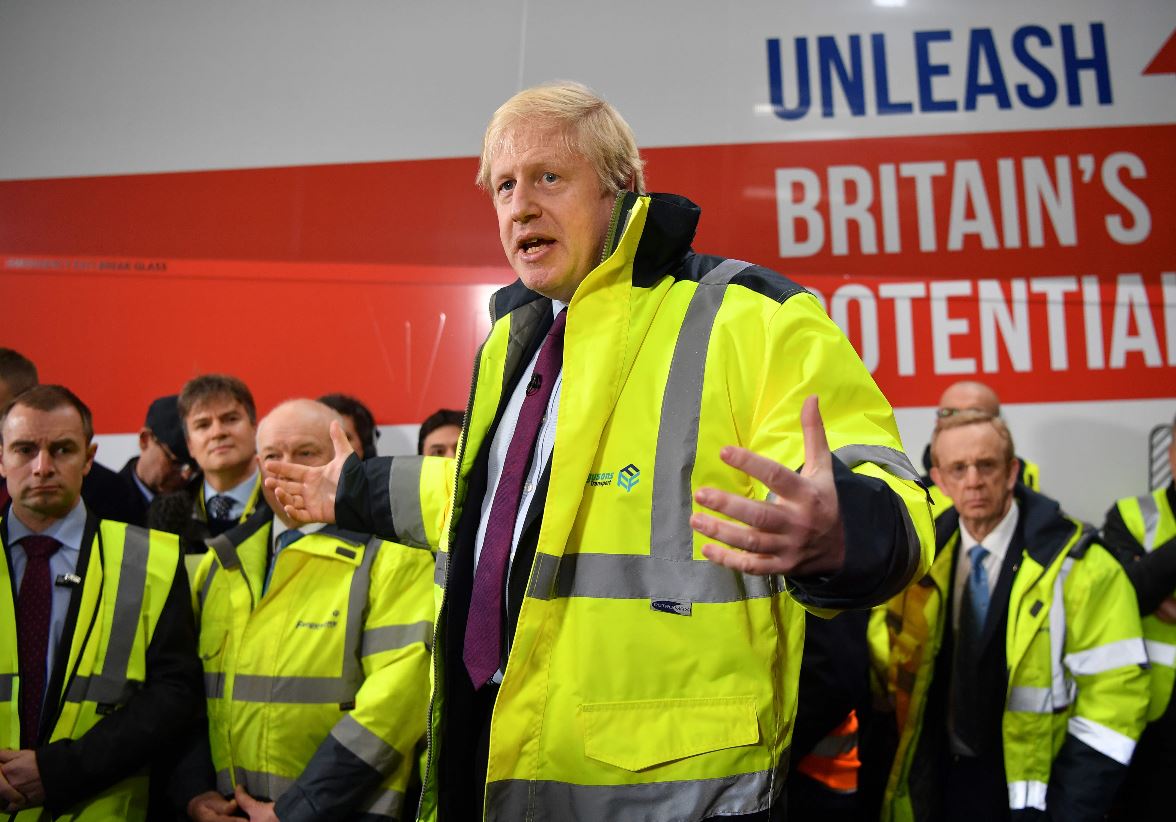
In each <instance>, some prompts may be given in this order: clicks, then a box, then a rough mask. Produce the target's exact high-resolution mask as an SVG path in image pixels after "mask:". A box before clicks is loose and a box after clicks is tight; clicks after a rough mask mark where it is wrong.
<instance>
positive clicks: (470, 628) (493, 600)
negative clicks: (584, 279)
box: [462, 308, 568, 689]
mask: <svg viewBox="0 0 1176 822" xmlns="http://www.w3.org/2000/svg"><path fill="white" fill-rule="evenodd" d="M567 315H568V312H567V309H566V308H565V309H564V310H563V311H560V312H559V315H558V316H556V318H555V322H554V323H552V324H551V330H550V331H548V332H547V338H546V339H544V340H543V346H542V347H541V348H540V349H539V356H538V357H537V358H536V360H535V371H534V373H533V374H532V376H531V381H530V382H529V383H527V389H526V392H527V394H526V398H525V399H524V400H523V407H522V409H521V410H520V411H519V419H518V422H517V423H516V425H515V430H514V436H513V437H511V440H510V447H509V448H507V449H506V460H505V461H504V462H503V464H502V474H501V475H500V476H499V478H498V489H497V490H496V491H495V492H494V502H493V503H492V504H491V506H490V519H489V521H488V522H487V524H486V535H485V537H484V538H483V540H482V554H481V557H480V558H479V560H478V569H477V571H476V572H475V573H474V592H473V596H472V597H471V600H470V615H469V620H468V621H467V622H466V632H465V646H464V648H463V653H462V659H464V660H465V665H466V670H467V671H469V675H470V681H472V682H473V683H474V688H475V689H478V688H481V687H482V686H483V685H485V684H486V683H487V682H488V681H489V680H490V678H491V677H492V676H494V674H495V673H496V672H497V671H498V664H499V661H500V659H501V657H502V600H503V584H504V582H505V580H506V566H507V564H508V560H509V559H510V547H511V544H512V543H513V542H514V531H515V523H516V522H517V521H518V518H519V501H520V500H521V498H522V494H523V479H524V478H525V477H526V476H527V469H528V468H529V467H530V465H531V455H532V454H533V453H534V451H535V440H536V439H537V438H538V436H539V427H540V426H541V425H542V423H543V416H544V414H546V413H547V402H548V400H549V399H551V390H552V388H554V387H555V379H556V377H558V376H559V369H560V366H561V365H562V363H563V332H564V323H565V322H566V321H567Z"/></svg>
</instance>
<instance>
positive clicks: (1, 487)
mask: <svg viewBox="0 0 1176 822" xmlns="http://www.w3.org/2000/svg"><path fill="white" fill-rule="evenodd" d="M11 499H12V497H10V496H8V482H7V481H6V480H4V479H0V511H3V510H4V508H5V507H6V506H7V505H8V503H9V501H10V500H11Z"/></svg>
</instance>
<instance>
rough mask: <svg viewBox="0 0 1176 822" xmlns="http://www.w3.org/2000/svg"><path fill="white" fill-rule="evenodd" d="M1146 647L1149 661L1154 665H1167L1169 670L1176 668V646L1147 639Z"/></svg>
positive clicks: (1145, 641)
mask: <svg viewBox="0 0 1176 822" xmlns="http://www.w3.org/2000/svg"><path fill="white" fill-rule="evenodd" d="M1143 644H1144V646H1145V647H1146V648H1147V659H1148V662H1151V663H1152V664H1153V665H1165V666H1167V667H1169V668H1172V667H1176V645H1169V644H1168V643H1167V642H1158V641H1156V640H1154V639H1145V640H1144V641H1143Z"/></svg>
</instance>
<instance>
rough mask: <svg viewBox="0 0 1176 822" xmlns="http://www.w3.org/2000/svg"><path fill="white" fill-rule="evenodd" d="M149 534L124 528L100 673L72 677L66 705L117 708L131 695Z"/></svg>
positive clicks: (148, 550)
mask: <svg viewBox="0 0 1176 822" xmlns="http://www.w3.org/2000/svg"><path fill="white" fill-rule="evenodd" d="M149 541H150V534H149V532H148V531H147V530H146V529H145V528H138V527H136V526H133V525H128V526H127V530H126V537H125V538H124V540H123V555H122V564H121V565H120V566H119V572H118V591H117V592H116V593H115V597H114V614H113V616H112V617H111V621H110V636H109V637H108V638H107V641H106V656H105V657H104V658H103V659H102V660H101V663H100V664H101V666H102V672H101V673H97V674H91V675H90V676H88V677H87V676H78V677H74V679H73V681H72V682H70V685H69V688H68V689H67V690H66V695H65V698H66V701H68V702H82V701H89V702H97V703H99V704H101V705H121V704H122V703H124V702H126V701H127V700H128V699H129V698H130V696H131V694H132V693H134V690H135V687H136V685H135V684H132V683H130V682H128V681H127V670H128V667H129V665H130V662H131V652H132V651H133V650H134V647H135V637H136V635H137V634H138V629H139V619H140V615H141V614H142V611H143V594H144V592H145V590H146V587H147V558H148V556H149V555H150V542H149Z"/></svg>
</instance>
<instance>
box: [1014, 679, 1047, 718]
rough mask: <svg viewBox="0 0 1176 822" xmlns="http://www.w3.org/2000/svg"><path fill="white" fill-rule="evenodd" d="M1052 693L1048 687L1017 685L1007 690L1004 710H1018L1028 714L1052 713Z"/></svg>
mask: <svg viewBox="0 0 1176 822" xmlns="http://www.w3.org/2000/svg"><path fill="white" fill-rule="evenodd" d="M1052 697H1053V694H1052V692H1051V689H1049V688H1034V687H1032V686H1029V685H1018V686H1016V687H1014V688H1013V689H1012V690H1011V691H1010V692H1009V701H1008V704H1006V705H1005V710H1006V711H1020V712H1022V713H1030V714H1052V713H1053V698H1052Z"/></svg>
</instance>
